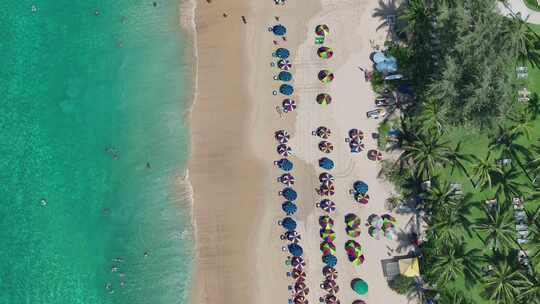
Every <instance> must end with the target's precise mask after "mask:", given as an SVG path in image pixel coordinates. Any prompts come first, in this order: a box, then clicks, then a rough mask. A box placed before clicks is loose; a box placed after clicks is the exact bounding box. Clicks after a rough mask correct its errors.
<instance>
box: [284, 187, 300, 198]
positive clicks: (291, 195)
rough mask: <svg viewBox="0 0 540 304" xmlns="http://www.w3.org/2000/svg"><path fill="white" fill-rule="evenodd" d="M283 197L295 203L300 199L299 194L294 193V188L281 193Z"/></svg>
mask: <svg viewBox="0 0 540 304" xmlns="http://www.w3.org/2000/svg"><path fill="white" fill-rule="evenodd" d="M281 195H283V197H284V198H285V199H286V200H288V201H291V202H292V201H294V200H296V198H297V197H298V194H297V193H296V191H294V189H293V188H289V187H287V188H285V189H283V190H282V191H281Z"/></svg>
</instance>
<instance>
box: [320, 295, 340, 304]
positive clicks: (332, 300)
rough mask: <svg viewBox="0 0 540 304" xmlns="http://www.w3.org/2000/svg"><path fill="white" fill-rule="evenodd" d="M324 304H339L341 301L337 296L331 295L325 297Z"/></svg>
mask: <svg viewBox="0 0 540 304" xmlns="http://www.w3.org/2000/svg"><path fill="white" fill-rule="evenodd" d="M323 301H324V304H339V300H338V299H337V298H336V296H335V295H333V294H331V293H329V294H327V295H325V296H324V297H323Z"/></svg>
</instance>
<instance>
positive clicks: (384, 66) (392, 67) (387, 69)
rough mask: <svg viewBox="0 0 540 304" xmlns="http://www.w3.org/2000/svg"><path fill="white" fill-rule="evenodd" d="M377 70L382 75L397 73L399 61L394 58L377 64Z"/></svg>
mask: <svg viewBox="0 0 540 304" xmlns="http://www.w3.org/2000/svg"><path fill="white" fill-rule="evenodd" d="M375 69H377V71H379V72H381V73H394V72H396V71H397V60H396V59H395V58H394V57H390V58H388V59H387V60H384V61H382V62H379V63H377V64H375Z"/></svg>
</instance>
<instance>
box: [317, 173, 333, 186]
mask: <svg viewBox="0 0 540 304" xmlns="http://www.w3.org/2000/svg"><path fill="white" fill-rule="evenodd" d="M333 181H334V176H333V175H332V174H330V173H327V172H323V173H321V174H319V182H321V183H324V184H328V182H333Z"/></svg>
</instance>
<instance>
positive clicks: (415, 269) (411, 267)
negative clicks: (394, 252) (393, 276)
mask: <svg viewBox="0 0 540 304" xmlns="http://www.w3.org/2000/svg"><path fill="white" fill-rule="evenodd" d="M398 265H399V273H401V274H402V275H404V276H406V277H411V278H412V277H418V276H420V263H419V262H418V258H410V259H400V260H399V261H398Z"/></svg>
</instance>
